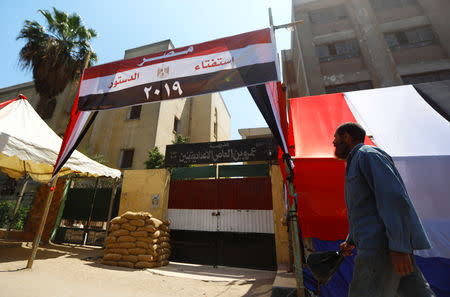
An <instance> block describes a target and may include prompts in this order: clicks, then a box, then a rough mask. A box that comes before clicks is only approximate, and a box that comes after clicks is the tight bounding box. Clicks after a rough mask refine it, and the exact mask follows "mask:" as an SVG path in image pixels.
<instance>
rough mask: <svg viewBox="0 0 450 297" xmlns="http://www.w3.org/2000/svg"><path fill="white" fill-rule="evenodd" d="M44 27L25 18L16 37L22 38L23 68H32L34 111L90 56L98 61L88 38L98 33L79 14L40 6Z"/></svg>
mask: <svg viewBox="0 0 450 297" xmlns="http://www.w3.org/2000/svg"><path fill="white" fill-rule="evenodd" d="M39 12H40V13H41V14H42V15H43V16H44V18H45V20H46V22H47V28H46V27H44V26H42V25H40V24H39V23H38V22H36V21H29V20H26V21H25V24H24V26H23V28H22V30H21V31H20V33H19V35H18V36H17V39H23V40H25V42H26V43H25V45H24V47H23V48H22V49H21V50H20V53H19V63H20V64H21V66H22V68H23V69H31V70H32V71H33V79H34V83H35V89H36V92H37V93H38V94H39V96H40V97H41V99H40V101H39V104H38V108H37V111H38V112H39V113H40V114H42V112H43V110H42V109H43V108H45V107H46V104H47V102H48V101H49V100H50V99H52V98H54V97H56V96H57V95H58V94H60V93H61V92H62V91H64V89H65V87H66V86H67V84H68V83H69V82H71V81H73V80H74V79H75V78H77V77H78V76H79V75H80V74H81V72H82V70H83V68H84V65H85V62H86V61H87V59H89V65H90V64H91V63H93V62H95V61H97V55H96V54H95V52H94V51H93V50H92V48H91V46H90V43H89V41H90V40H91V39H92V38H94V37H96V36H97V33H96V32H95V30H93V29H88V28H86V27H84V26H83V24H82V20H81V17H80V16H79V15H78V14H76V13H72V14H70V15H69V14H68V13H66V12H64V11H59V10H57V9H56V8H53V13H52V12H50V11H48V10H39Z"/></svg>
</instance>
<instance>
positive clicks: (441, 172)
mask: <svg viewBox="0 0 450 297" xmlns="http://www.w3.org/2000/svg"><path fill="white" fill-rule="evenodd" d="M394 162H395V164H396V166H397V169H398V170H399V172H400V174H401V176H402V178H403V181H404V182H405V185H406V188H407V190H408V193H409V196H410V198H411V201H412V202H413V204H414V207H415V209H416V211H417V214H418V215H419V217H420V218H421V220H422V224H423V226H424V228H425V231H426V232H427V235H428V238H429V239H430V242H431V245H432V248H431V249H430V250H421V251H416V254H417V255H419V256H423V257H443V258H449V259H450V203H449V202H450V194H449V193H450V183H449V177H450V156H426V157H394Z"/></svg>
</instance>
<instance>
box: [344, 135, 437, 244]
mask: <svg viewBox="0 0 450 297" xmlns="http://www.w3.org/2000/svg"><path fill="white" fill-rule="evenodd" d="M345 204H346V205H347V215H348V221H349V224H350V230H349V236H348V238H347V240H348V241H349V242H351V243H353V244H354V245H355V246H356V247H357V248H358V249H389V250H392V251H397V252H403V253H412V251H413V250H415V249H429V248H431V246H430V242H429V240H428V238H427V235H426V233H425V231H424V229H423V226H422V223H421V222H420V219H419V217H418V215H417V213H416V211H415V209H414V206H413V205H412V203H411V200H410V199H409V196H408V192H407V191H406V187H405V184H404V183H403V180H402V178H401V176H400V174H399V172H398V171H397V168H396V167H395V165H394V162H393V160H392V158H391V157H390V156H389V155H388V154H387V153H386V152H384V151H383V150H381V149H379V148H377V147H374V146H369V145H364V144H363V143H360V144H358V145H356V146H355V147H354V148H353V149H352V151H351V152H350V154H349V155H348V157H347V166H346V169H345Z"/></svg>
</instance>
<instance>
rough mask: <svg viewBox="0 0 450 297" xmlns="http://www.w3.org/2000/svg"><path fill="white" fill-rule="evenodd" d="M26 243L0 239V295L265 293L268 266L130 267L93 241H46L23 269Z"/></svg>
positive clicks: (260, 296) (270, 280) (269, 284)
mask: <svg viewBox="0 0 450 297" xmlns="http://www.w3.org/2000/svg"><path fill="white" fill-rule="evenodd" d="M30 252H31V245H30V244H28V245H27V244H25V243H24V244H21V245H20V244H19V245H16V246H15V247H14V246H12V247H11V246H9V247H5V245H4V244H3V248H2V243H1V242H0V297H41V296H42V297H80V296H83V297H90V296H95V297H103V296H104V297H116V296H117V297H129V296H130V297H131V296H132V297H135V296H136V297H138V296H139V297H140V296H155V297H159V296H161V297H166V296H189V297H190V296H202V297H204V296H208V297H209V296H223V297H234V296H258V297H268V296H270V294H271V289H272V283H273V280H274V278H275V272H274V271H261V270H250V269H238V268H230V267H218V268H213V267H211V266H205V265H194V264H183V263H170V264H169V265H168V266H165V267H161V268H156V269H145V270H135V269H128V268H121V267H110V266H105V265H102V264H99V263H98V261H99V259H100V257H101V255H102V250H101V249H100V248H97V247H80V246H69V245H53V244H51V245H46V246H44V247H42V248H39V251H38V254H37V259H36V260H35V262H34V265H33V268H32V269H25V268H24V267H25V266H26V263H27V259H28V256H29V255H30Z"/></svg>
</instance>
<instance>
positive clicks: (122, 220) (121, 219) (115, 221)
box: [111, 217, 128, 224]
mask: <svg viewBox="0 0 450 297" xmlns="http://www.w3.org/2000/svg"><path fill="white" fill-rule="evenodd" d="M111 223H112V224H124V223H128V220H127V219H126V218H124V217H115V218H114V219H112V220H111Z"/></svg>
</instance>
